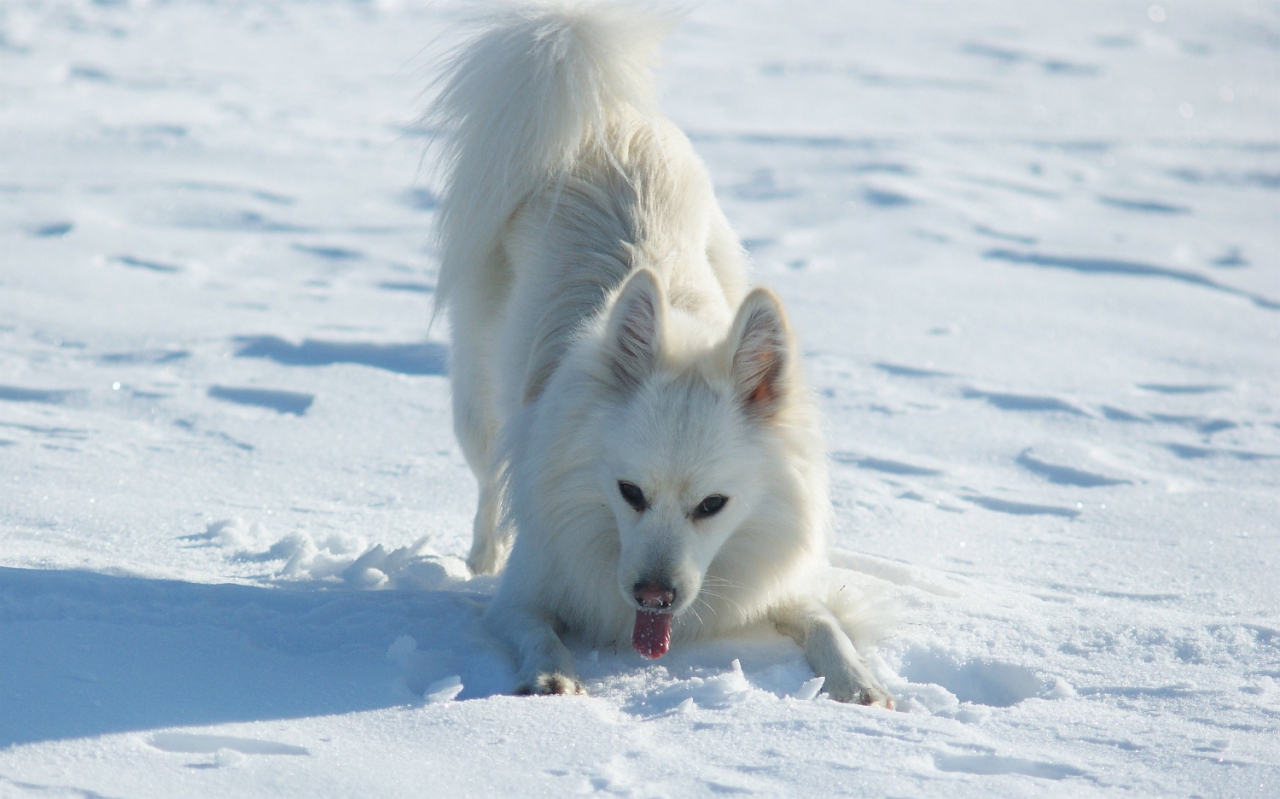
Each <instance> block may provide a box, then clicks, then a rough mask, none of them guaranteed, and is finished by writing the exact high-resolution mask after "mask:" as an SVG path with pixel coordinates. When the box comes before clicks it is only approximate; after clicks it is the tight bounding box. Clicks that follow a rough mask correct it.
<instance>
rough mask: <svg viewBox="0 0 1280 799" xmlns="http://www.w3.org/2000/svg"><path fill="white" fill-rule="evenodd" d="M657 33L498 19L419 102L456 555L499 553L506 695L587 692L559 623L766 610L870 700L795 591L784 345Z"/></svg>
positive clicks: (727, 618) (815, 520)
mask: <svg viewBox="0 0 1280 799" xmlns="http://www.w3.org/2000/svg"><path fill="white" fill-rule="evenodd" d="M670 23H671V20H670V19H669V18H666V17H663V16H662V15H658V14H654V13H652V12H650V11H643V10H636V9H634V8H628V7H625V6H620V5H615V4H599V3H590V4H588V3H565V2H559V3H554V4H548V3H543V4H539V5H530V6H522V7H516V8H506V9H503V10H500V11H498V12H496V13H494V14H492V15H491V16H490V18H489V19H488V20H487V23H486V28H485V29H484V30H483V31H482V32H481V33H480V34H479V35H478V36H476V38H474V39H473V40H472V41H471V42H470V43H469V44H468V45H467V46H465V47H464V48H463V49H462V50H460V51H459V53H458V55H457V56H456V58H455V59H454V60H453V62H452V63H451V65H450V68H449V70H448V71H447V73H446V75H445V78H444V79H443V83H442V86H441V91H440V95H439V97H438V99H437V101H436V102H435V104H434V106H433V108H432V111H431V112H430V118H432V119H433V120H434V121H435V122H436V123H438V124H439V125H440V126H441V128H442V129H443V130H444V131H446V133H447V137H448V138H447V144H446V150H445V152H444V156H445V165H446V169H447V180H446V184H445V188H444V192H443V196H442V201H441V205H440V216H439V230H438V232H439V235H440V248H441V259H442V263H441V270H440V279H439V285H438V289H437V291H438V294H437V311H439V310H442V309H443V310H445V311H446V312H447V314H448V318H449V321H450V324H451V328H452V335H453V352H452V359H451V362H450V374H451V379H452V386H453V413H454V427H455V430H456V432H457V436H458V439H459V441H460V442H461V445H462V449H463V452H464V453H465V455H466V458H467V462H468V463H469V464H470V466H471V468H472V470H473V471H474V472H475V475H476V477H477V479H478V481H479V484H480V501H479V508H478V510H477V512H476V518H475V528H474V543H473V546H472V549H471V554H470V557H469V560H468V564H469V565H470V567H471V569H472V571H473V572H475V573H478V574H479V573H492V572H497V571H499V570H501V569H502V568H503V564H504V562H505V564H506V570H505V573H504V574H503V577H502V580H501V584H500V587H499V589H498V593H497V595H496V597H495V598H494V600H493V601H492V603H491V605H490V607H489V609H488V611H487V614H486V620H487V623H488V624H489V626H490V629H491V630H492V631H493V632H494V633H495V634H496V635H497V636H498V637H499V638H501V639H502V640H503V641H505V642H506V643H507V644H509V645H510V646H511V647H512V649H513V651H514V653H515V655H516V659H517V687H516V692H517V693H581V692H583V690H584V689H583V687H582V684H581V683H580V681H579V680H578V678H577V675H576V671H575V669H574V665H573V658H572V655H571V654H570V652H569V651H568V649H567V648H566V647H565V645H564V644H563V643H562V641H561V639H560V635H561V634H571V635H575V636H578V637H580V639H581V640H583V641H585V642H588V643H589V644H591V645H593V646H607V645H609V644H611V643H614V642H625V641H626V640H627V639H628V637H629V636H632V635H633V626H636V625H637V624H641V625H642V626H646V629H648V628H649V627H655V626H656V628H657V632H656V633H655V634H656V635H658V636H659V637H661V635H662V634H663V633H664V632H665V633H666V634H669V635H670V639H671V640H672V641H674V642H675V643H676V644H677V645H678V644H679V643H680V642H681V641H688V640H692V639H697V638H703V637H708V636H715V635H719V634H723V633H725V632H728V631H730V630H734V629H736V628H741V627H743V626H745V625H749V624H752V623H756V622H759V621H763V620H770V621H772V622H773V623H774V624H776V626H777V628H778V629H779V630H781V631H782V632H784V633H785V634H787V635H789V636H791V637H792V638H794V639H795V640H796V641H797V642H798V643H799V644H800V645H801V646H802V647H803V648H804V651H805V654H806V656H807V658H808V660H809V663H810V664H811V665H812V667H813V669H814V670H815V671H816V672H817V673H818V674H820V675H822V676H823V677H824V678H825V686H824V687H825V690H826V692H827V693H828V694H829V695H830V696H832V697H833V698H835V699H839V700H843V701H852V702H861V703H864V704H879V705H888V706H891V705H892V700H891V698H890V697H889V694H888V693H887V692H886V691H885V690H884V688H882V687H881V686H880V685H879V683H878V682H877V681H876V680H875V678H874V677H873V676H872V675H871V673H870V671H869V670H868V668H867V666H866V665H865V663H864V661H863V659H862V658H861V656H860V655H859V654H858V652H857V651H856V650H855V648H854V646H853V644H852V643H851V642H850V639H849V636H848V635H847V634H846V632H845V631H844V630H843V629H842V627H841V624H840V621H839V620H838V619H837V618H836V617H835V616H834V615H833V614H832V612H831V611H830V610H829V609H828V608H827V606H826V605H825V604H824V603H823V602H822V600H821V598H820V597H819V596H816V595H815V593H814V588H813V586H814V585H816V584H818V583H820V582H821V581H820V580H818V579H816V578H817V577H818V573H817V572H818V570H820V569H822V568H823V567H825V566H826V548H825V547H826V536H827V531H828V524H829V518H828V517H829V509H830V505H829V500H828V497H827V473H826V470H827V465H826V454H825V451H824V447H823V443H822V438H821V435H820V432H819V429H818V425H817V419H816V414H815V409H814V407H813V403H812V400H811V398H810V396H809V393H808V390H807V389H806V387H805V385H804V383H803V380H802V375H801V371H800V363H799V359H798V356H797V349H796V343H795V337H794V336H793V334H792V332H791V329H790V327H789V326H788V324H787V319H786V316H785V314H784V312H783V309H782V307H781V305H780V304H779V301H778V298H777V297H776V296H775V295H774V294H773V293H771V292H770V291H768V290H767V289H763V288H757V289H754V290H749V289H748V285H747V278H746V263H745V257H744V253H743V250H742V248H741V245H740V244H739V242H738V239H737V236H736V235H735V234H734V232H733V231H732V230H731V229H730V227H729V224H728V222H727V221H726V219H725V217H724V215H723V213H722V212H721V211H720V208H719V206H718V205H717V203H716V200H715V197H714V195H713V192H712V185H711V181H710V179H709V177H708V175H707V172H706V169H705V168H704V166H703V165H702V163H701V161H700V160H699V159H698V157H697V156H696V155H695V154H694V152H693V149H692V147H691V145H690V144H689V141H688V139H687V138H685V136H684V135H683V134H682V133H681V132H680V131H679V130H678V129H677V128H676V127H675V126H674V125H672V124H671V122H669V121H668V120H667V119H665V118H664V117H663V116H661V115H660V114H659V113H658V112H657V110H656V106H655V101H654V89H653V85H652V78H651V76H650V74H649V67H650V65H651V61H652V60H653V58H654V55H655V51H656V49H657V46H658V44H659V42H660V40H661V39H662V38H663V36H664V35H665V33H666V31H667V30H668V29H669V27H670ZM651 612H652V613H657V614H659V615H658V616H652V617H650V616H643V615H639V614H642V613H651ZM662 614H670V615H668V616H666V617H665V618H664V617H663V615H662ZM672 620H673V621H672ZM651 621H652V623H650V622H651ZM664 626H665V630H664V629H663V628H664ZM636 634H637V636H639V634H640V632H639V630H638V629H637V631H636ZM636 640H639V638H638V637H637V639H636ZM636 647H637V649H641V651H642V652H645V653H646V654H648V655H649V656H657V655H661V654H662V653H663V652H665V651H666V644H665V643H662V644H660V645H657V646H650V647H648V649H647V651H646V649H645V648H644V647H642V646H641V644H640V643H637V644H636Z"/></svg>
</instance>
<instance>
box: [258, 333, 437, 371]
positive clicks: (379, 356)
mask: <svg viewBox="0 0 1280 799" xmlns="http://www.w3.org/2000/svg"><path fill="white" fill-rule="evenodd" d="M236 341H237V342H239V344H240V349H239V350H237V351H236V357H237V358H267V359H269V360H272V361H275V362H276V363H282V364H285V365H286V366H329V365H330V364H335V363H358V364H361V365H363V366H372V367H374V368H377V369H386V370H387V371H388V372H398V373H400V374H406V375H445V374H448V364H449V349H448V347H446V346H445V345H443V344H439V343H436V342H434V341H423V342H419V343H414V344H370V343H367V342H359V341H356V342H340V341H316V340H315V339H306V340H305V341H303V342H302V343H301V344H292V343H290V342H288V341H285V340H284V339H282V338H277V337H275V336H242V337H240V338H237V339H236Z"/></svg>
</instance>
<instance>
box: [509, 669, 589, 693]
mask: <svg viewBox="0 0 1280 799" xmlns="http://www.w3.org/2000/svg"><path fill="white" fill-rule="evenodd" d="M586 693H587V687H586V686H585V685H583V684H582V683H581V682H579V681H578V679H577V678H576V677H570V676H569V675H567V674H561V673H560V672H558V671H556V672H551V673H549V674H539V675H538V676H537V677H535V678H534V680H533V682H530V683H523V684H521V685H519V686H517V687H516V690H515V694H516V696H533V695H539V696H545V695H549V694H567V695H569V696H585V695H586Z"/></svg>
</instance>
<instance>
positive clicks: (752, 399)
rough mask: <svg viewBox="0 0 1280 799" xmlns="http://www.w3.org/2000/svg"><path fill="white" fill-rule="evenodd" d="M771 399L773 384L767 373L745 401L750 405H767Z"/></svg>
mask: <svg viewBox="0 0 1280 799" xmlns="http://www.w3.org/2000/svg"><path fill="white" fill-rule="evenodd" d="M773 399H774V393H773V384H772V383H771V382H770V380H769V375H765V378H764V379H763V380H761V381H760V385H758V386H756V387H755V390H754V391H752V392H751V396H749V397H747V402H748V403H749V404H751V405H768V404H769V403H771V402H773Z"/></svg>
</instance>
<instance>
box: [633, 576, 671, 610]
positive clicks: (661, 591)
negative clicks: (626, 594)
mask: <svg viewBox="0 0 1280 799" xmlns="http://www.w3.org/2000/svg"><path fill="white" fill-rule="evenodd" d="M633 590H634V591H635V598H636V602H639V603H640V607H642V608H647V609H649V610H670V608H671V606H672V605H673V604H675V601H676V590H675V589H674V588H672V587H670V586H668V585H660V584H658V583H656V582H647V583H636V584H635V588H634V589H633Z"/></svg>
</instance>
